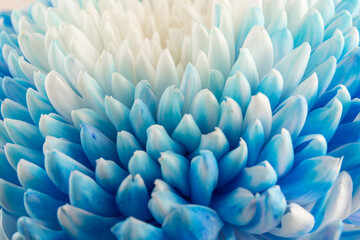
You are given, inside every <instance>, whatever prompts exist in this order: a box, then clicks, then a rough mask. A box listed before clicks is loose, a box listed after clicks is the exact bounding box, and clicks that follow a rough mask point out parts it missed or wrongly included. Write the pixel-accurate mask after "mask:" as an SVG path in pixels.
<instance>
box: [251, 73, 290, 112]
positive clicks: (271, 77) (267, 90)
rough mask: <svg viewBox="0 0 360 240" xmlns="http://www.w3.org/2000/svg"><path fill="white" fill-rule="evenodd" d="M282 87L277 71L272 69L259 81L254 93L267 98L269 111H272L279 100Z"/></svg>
mask: <svg viewBox="0 0 360 240" xmlns="http://www.w3.org/2000/svg"><path fill="white" fill-rule="evenodd" d="M283 85H284V81H283V78H282V76H281V74H280V73H279V71H277V70H276V69H272V70H271V71H270V72H269V73H268V74H266V75H265V76H264V77H263V78H262V79H261V81H260V84H259V86H258V88H257V89H256V92H255V93H259V92H261V93H263V94H264V95H265V96H267V97H268V99H269V102H270V105H271V109H272V110H274V109H275V107H276V106H277V104H278V102H279V100H280V96H281V93H282V89H283Z"/></svg>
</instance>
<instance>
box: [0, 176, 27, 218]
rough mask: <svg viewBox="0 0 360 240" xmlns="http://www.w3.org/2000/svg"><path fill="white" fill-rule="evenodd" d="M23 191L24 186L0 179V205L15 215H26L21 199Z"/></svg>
mask: <svg viewBox="0 0 360 240" xmlns="http://www.w3.org/2000/svg"><path fill="white" fill-rule="evenodd" d="M24 193H25V189H24V188H22V187H19V186H17V185H15V184H13V183H10V182H7V181H5V180H3V179H0V205H1V207H2V208H3V209H4V210H6V211H7V212H9V213H11V214H14V215H17V216H26V215H27V213H26V210H25V207H24V201H23V199H24Z"/></svg>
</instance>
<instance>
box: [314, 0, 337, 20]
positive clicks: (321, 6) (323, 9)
mask: <svg viewBox="0 0 360 240" xmlns="http://www.w3.org/2000/svg"><path fill="white" fill-rule="evenodd" d="M314 8H316V9H317V10H318V11H319V12H320V14H321V16H322V18H323V19H324V23H325V25H326V24H327V23H328V22H329V20H330V19H331V18H332V17H333V16H334V15H335V4H334V1H333V0H319V1H317V2H316V3H315V5H314Z"/></svg>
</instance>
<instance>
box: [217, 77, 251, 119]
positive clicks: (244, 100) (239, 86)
mask: <svg viewBox="0 0 360 240" xmlns="http://www.w3.org/2000/svg"><path fill="white" fill-rule="evenodd" d="M226 97H229V98H232V99H234V100H235V101H236V102H237V103H238V104H239V106H240V107H241V109H242V113H244V114H245V112H246V109H247V107H248V105H249V103H250V101H251V90H250V85H249V83H248V80H247V79H246V77H245V76H244V75H243V74H242V73H240V72H237V73H236V74H235V75H233V76H231V77H230V78H228V79H227V80H226V83H225V86H224V90H223V93H222V97H221V99H222V101H223V100H225V99H226Z"/></svg>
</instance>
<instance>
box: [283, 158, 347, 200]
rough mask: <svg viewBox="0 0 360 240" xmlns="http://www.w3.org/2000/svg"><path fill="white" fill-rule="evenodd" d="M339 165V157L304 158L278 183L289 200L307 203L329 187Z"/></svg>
mask: <svg viewBox="0 0 360 240" xmlns="http://www.w3.org/2000/svg"><path fill="white" fill-rule="evenodd" d="M340 166H341V159H339V158H333V157H330V156H322V157H316V158H310V159H306V160H303V161H302V162H300V163H299V165H297V166H296V167H295V168H294V169H293V170H292V171H291V172H290V173H289V174H288V175H287V176H286V177H284V178H282V179H281V180H280V181H279V182H278V184H279V185H280V187H281V190H282V192H283V193H284V195H285V197H286V199H287V200H288V201H289V202H295V203H298V204H300V205H304V204H308V203H311V202H313V201H314V200H317V199H318V198H320V197H321V196H323V195H324V194H325V193H326V192H327V191H328V190H329V189H330V187H331V186H332V185H333V184H334V182H335V180H336V178H337V176H338V174H339V171H340ZM310 189H311V191H310Z"/></svg>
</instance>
